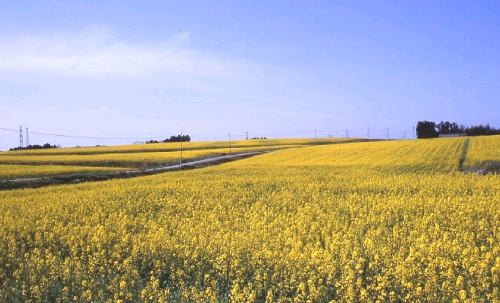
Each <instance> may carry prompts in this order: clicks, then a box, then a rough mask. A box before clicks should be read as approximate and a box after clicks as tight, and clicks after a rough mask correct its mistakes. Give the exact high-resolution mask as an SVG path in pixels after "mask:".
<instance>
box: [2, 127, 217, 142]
mask: <svg viewBox="0 0 500 303" xmlns="http://www.w3.org/2000/svg"><path fill="white" fill-rule="evenodd" d="M21 129H22V127H21ZM0 130H5V131H14V132H17V130H14V129H10V128H4V127H0ZM31 134H35V135H43V136H54V137H64V138H80V139H102V140H141V139H142V140H145V139H157V138H165V136H157V137H141V138H137V137H115V138H113V137H92V136H76V135H61V134H49V133H39V132H31ZM221 138H222V137H221Z"/></svg>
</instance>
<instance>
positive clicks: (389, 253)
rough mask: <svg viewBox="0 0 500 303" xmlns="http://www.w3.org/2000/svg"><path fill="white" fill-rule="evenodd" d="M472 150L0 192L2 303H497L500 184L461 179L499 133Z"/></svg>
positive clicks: (303, 155) (295, 155)
mask: <svg viewBox="0 0 500 303" xmlns="http://www.w3.org/2000/svg"><path fill="white" fill-rule="evenodd" d="M473 139H475V138H472V139H470V140H469V138H450V139H430V140H411V141H388V142H384V141H380V142H362V143H349V144H334V145H320V146H308V147H302V148H293V149H284V150H277V151H274V152H272V153H267V154H264V155H259V156H255V157H252V158H248V159H244V160H239V161H236V162H231V163H226V164H222V165H219V166H213V167H206V168H203V169H198V170H189V171H177V172H169V173H165V174H158V175H154V176H144V177H138V178H133V179H126V180H110V181H105V182H94V183H82V184H76V185H62V186H52V187H45V188H40V189H23V190H10V191H2V192H0V213H2V214H3V215H2V216H0V283H1V284H0V300H1V301H5V302H18V301H28V300H31V302H37V301H39V302H45V301H56V302H57V301H59V302H64V301H73V302H89V301H101V302H106V301H109V302H115V301H122V302H135V301H143V302H161V301H165V302H185V301H191V302H197V301H204V302H229V301H230V302H307V301H310V302H332V301H333V302H374V301H377V300H378V301H380V302H384V301H389V302H436V301H439V302H441V301H444V302H500V294H499V288H500V207H499V205H498V204H499V203H500V176H499V175H498V174H486V175H475V174H468V173H463V172H462V169H461V165H462V164H464V163H465V164H467V163H483V162H484V161H488V160H491V159H490V158H491V157H490V156H488V155H494V154H495V151H494V149H495V148H496V146H497V145H496V144H497V143H495V142H497V141H495V140H498V137H485V138H481V139H484V142H481V144H482V145H481V146H480V147H477V146H476V147H474V144H475V143H474V140H473ZM469 145H470V146H469ZM467 147H468V148H467ZM464 151H465V153H464ZM469 156H470V157H471V159H473V160H469V158H468V157H469ZM464 157H465V158H464ZM470 161H473V162H470Z"/></svg>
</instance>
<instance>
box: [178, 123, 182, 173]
mask: <svg viewBox="0 0 500 303" xmlns="http://www.w3.org/2000/svg"><path fill="white" fill-rule="evenodd" d="M179 169H182V132H181V159H180V162H179Z"/></svg>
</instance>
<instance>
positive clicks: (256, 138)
mask: <svg viewBox="0 0 500 303" xmlns="http://www.w3.org/2000/svg"><path fill="white" fill-rule="evenodd" d="M263 139H267V138H266V137H260V138H259V137H253V138H252V139H251V140H263Z"/></svg>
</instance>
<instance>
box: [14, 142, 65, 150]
mask: <svg viewBox="0 0 500 303" xmlns="http://www.w3.org/2000/svg"><path fill="white" fill-rule="evenodd" d="M46 148H57V146H56V145H50V143H45V144H44V145H38V144H33V145H31V144H30V145H28V146H19V147H13V148H10V149H9V150H10V151H13V150H22V149H46Z"/></svg>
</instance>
